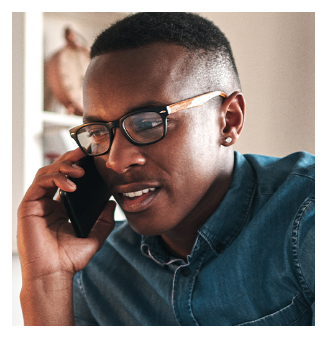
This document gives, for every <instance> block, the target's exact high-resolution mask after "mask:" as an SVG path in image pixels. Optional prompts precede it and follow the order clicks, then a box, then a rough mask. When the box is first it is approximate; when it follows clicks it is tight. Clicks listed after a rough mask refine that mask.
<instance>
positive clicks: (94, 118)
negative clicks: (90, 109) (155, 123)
mask: <svg viewBox="0 0 327 338" xmlns="http://www.w3.org/2000/svg"><path fill="white" fill-rule="evenodd" d="M168 105H169V104H165V103H162V102H159V101H153V100H152V101H146V102H144V103H142V104H140V105H138V106H136V107H134V108H132V109H129V110H128V111H127V112H126V113H125V114H124V115H122V117H123V116H125V115H127V114H129V113H132V112H135V111H138V110H140V109H144V108H151V107H161V106H164V107H166V106H168ZM91 122H108V121H104V120H103V118H101V117H100V116H97V115H92V116H85V117H83V123H91Z"/></svg>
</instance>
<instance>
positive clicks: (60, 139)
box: [43, 126, 76, 165]
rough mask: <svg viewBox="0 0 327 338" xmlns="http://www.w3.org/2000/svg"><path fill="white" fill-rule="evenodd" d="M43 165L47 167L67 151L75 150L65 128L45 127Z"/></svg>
mask: <svg viewBox="0 0 327 338" xmlns="http://www.w3.org/2000/svg"><path fill="white" fill-rule="evenodd" d="M43 146H44V165H49V164H51V163H53V162H54V161H55V160H56V159H58V158H59V157H60V156H61V155H63V154H64V153H66V152H67V151H69V150H73V149H75V148H76V144H75V142H74V140H73V139H72V138H71V137H70V135H69V133H68V131H67V129H66V128H62V127H59V126H58V127H55V126H53V127H47V128H45V129H44V133H43Z"/></svg>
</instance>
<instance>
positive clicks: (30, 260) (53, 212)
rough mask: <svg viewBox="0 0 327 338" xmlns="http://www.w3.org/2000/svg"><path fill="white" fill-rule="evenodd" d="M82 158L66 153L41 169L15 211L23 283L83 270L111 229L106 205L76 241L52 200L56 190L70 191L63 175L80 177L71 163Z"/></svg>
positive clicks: (110, 213) (79, 170) (79, 154)
mask: <svg viewBox="0 0 327 338" xmlns="http://www.w3.org/2000/svg"><path fill="white" fill-rule="evenodd" d="M84 156H85V155H84V154H83V152H82V151H81V150H80V149H76V150H74V151H71V152H68V153H66V154H64V155H63V156H61V157H60V158H59V159H58V160H57V161H55V162H54V163H52V164H50V165H49V166H46V167H43V168H41V169H40V170H39V171H38V173H37V175H36V177H35V179H34V181H33V183H32V185H31V187H30V188H29V189H28V191H27V192H26V194H25V196H24V198H23V200H22V202H21V204H20V206H19V209H18V236H17V238H18V251H19V256H20V261H21V267H22V273H23V283H24V280H28V281H32V280H36V279H42V278H47V279H48V278H49V277H51V276H58V275H60V276H62V275H65V276H71V277H73V276H74V274H75V273H76V272H78V271H79V270H81V269H83V268H84V267H85V266H86V265H87V263H88V262H89V260H90V259H91V258H92V257H93V255H94V254H95V253H96V252H97V251H98V250H99V249H100V248H101V247H102V245H103V243H104V241H105V239H106V238H107V237H108V235H109V234H110V232H111V231H112V229H113V227H114V220H113V212H114V209H115V203H114V202H113V201H110V202H108V204H107V206H106V207H105V209H104V210H103V212H102V214H101V215H100V217H99V219H98V221H97V223H96V224H95V226H94V227H93V229H92V230H91V232H90V234H89V236H88V237H87V238H77V237H76V235H75V232H74V230H73V228H72V225H71V224H70V223H69V222H68V217H67V213H66V210H65V208H64V206H63V204H62V203H61V202H60V201H59V200H58V201H56V200H54V199H53V197H54V195H55V193H56V191H57V189H58V188H60V189H62V190H64V191H68V192H71V191H74V190H75V189H76V186H75V185H74V183H72V182H71V181H70V180H69V179H68V178H67V177H66V175H69V176H71V177H76V178H77V177H81V176H83V175H84V170H83V169H82V168H76V167H74V163H75V162H76V161H78V160H79V159H81V158H82V157H84Z"/></svg>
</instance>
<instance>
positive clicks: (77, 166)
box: [72, 163, 83, 169]
mask: <svg viewBox="0 0 327 338" xmlns="http://www.w3.org/2000/svg"><path fill="white" fill-rule="evenodd" d="M72 167H74V168H76V169H83V168H82V167H80V166H79V165H77V164H76V163H74V164H72Z"/></svg>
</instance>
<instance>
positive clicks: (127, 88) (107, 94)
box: [84, 43, 244, 258]
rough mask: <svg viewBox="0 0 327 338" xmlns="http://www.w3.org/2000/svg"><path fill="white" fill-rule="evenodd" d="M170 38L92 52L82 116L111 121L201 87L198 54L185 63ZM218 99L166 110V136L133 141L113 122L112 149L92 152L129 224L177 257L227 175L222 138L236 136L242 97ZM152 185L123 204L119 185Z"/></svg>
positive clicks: (186, 250) (229, 159) (217, 198)
mask: <svg viewBox="0 0 327 338" xmlns="http://www.w3.org/2000/svg"><path fill="white" fill-rule="evenodd" d="M168 46H169V49H168V48H167V47H168ZM168 46H167V44H165V43H157V44H153V45H150V46H146V47H143V48H139V49H137V50H130V51H120V52H115V53H110V54H106V55H101V56H98V57H96V58H95V59H93V60H92V61H91V64H90V68H89V71H88V73H87V75H86V78H85V87H84V88H85V92H84V97H85V102H84V119H85V121H105V122H108V121H113V120H116V119H118V118H120V117H121V116H123V115H125V114H126V113H127V112H129V111H133V110H135V109H137V108H139V107H145V106H148V105H150V106H151V105H168V104H171V103H175V102H179V101H182V100H185V99H187V98H191V97H193V96H196V95H200V94H203V93H205V92H206V91H207V90H206V89H204V86H203V84H202V82H201V81H198V78H197V77H198V75H197V76H195V74H198V68H197V65H196V62H195V61H192V62H191V63H186V55H187V54H186V50H185V48H184V47H181V46H176V45H171V44H170V45H168ZM219 89H220V88H219ZM221 90H223V89H221ZM219 100H220V99H219V98H217V99H213V100H212V101H211V102H208V103H206V104H205V105H204V106H202V107H197V108H191V109H187V110H185V111H181V112H178V113H175V114H172V115H171V116H170V117H169V119H168V132H167V135H166V137H165V138H164V139H163V140H161V141H160V142H158V143H155V144H152V145H148V146H135V145H133V144H131V143H130V142H129V141H128V140H127V139H126V138H125V137H124V136H123V134H122V133H121V131H120V130H117V131H116V135H115V138H114V141H113V145H112V147H111V150H110V153H109V154H107V155H103V156H100V157H97V158H96V163H97V166H98V169H99V172H100V174H101V175H102V176H103V178H104V179H105V181H106V183H107V184H108V186H109V187H111V188H112V191H113V194H114V197H115V198H116V200H117V202H118V203H119V204H120V205H121V207H122V209H123V210H124V212H125V214H126V217H127V219H128V221H129V223H130V225H131V227H132V228H133V229H134V230H135V231H136V232H138V233H140V234H143V235H151V236H154V235H161V237H162V238H163V240H164V242H165V243H166V246H167V248H168V249H169V250H170V251H171V252H172V253H174V254H175V255H177V256H179V257H184V258H186V256H187V255H188V254H190V252H191V250H192V247H193V244H194V241H195V239H196V236H197V231H198V229H199V228H200V227H201V226H202V225H203V224H204V223H205V222H206V220H207V219H208V218H209V217H210V215H211V214H212V213H213V212H214V210H215V209H216V208H217V206H218V205H219V204H220V202H221V200H222V198H223V196H224V195H225V193H226V192H227V190H228V188H229V185H230V182H231V179H232V170H233V152H232V151H231V149H232V148H231V147H225V146H224V145H226V143H225V141H224V140H225V138H226V137H227V136H231V137H232V138H233V140H234V141H236V139H237V137H238V135H239V133H240V131H241V129H242V126H243V121H244V115H243V113H244V100H243V96H242V95H241V94H240V93H233V94H232V95H231V96H230V97H229V98H227V99H226V100H225V102H224V103H223V104H222V105H220V102H219ZM151 102H153V103H151ZM117 182H119V183H117ZM150 186H154V187H156V188H157V190H158V191H159V192H158V194H157V195H156V196H155V198H154V199H153V200H152V201H151V203H150V204H149V205H148V206H147V207H146V208H143V209H142V210H140V208H139V207H138V206H137V201H138V200H136V201H135V209H136V211H135V210H134V209H133V208H134V205H132V206H130V207H129V208H127V207H126V206H125V204H124V202H125V201H124V197H123V196H122V192H131V191H136V190H141V189H143V188H147V187H150ZM125 199H126V198H125ZM130 204H131V203H130Z"/></svg>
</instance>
